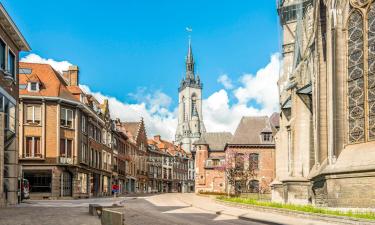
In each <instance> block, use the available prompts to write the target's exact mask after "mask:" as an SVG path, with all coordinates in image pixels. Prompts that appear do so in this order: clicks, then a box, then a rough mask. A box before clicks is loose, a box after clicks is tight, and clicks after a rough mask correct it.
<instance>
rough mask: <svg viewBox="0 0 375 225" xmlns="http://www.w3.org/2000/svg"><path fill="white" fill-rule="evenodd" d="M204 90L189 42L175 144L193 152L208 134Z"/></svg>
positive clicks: (180, 89)
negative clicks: (200, 139)
mask: <svg viewBox="0 0 375 225" xmlns="http://www.w3.org/2000/svg"><path fill="white" fill-rule="evenodd" d="M202 88H203V85H202V83H201V81H200V78H199V75H197V76H195V73H194V58H193V52H192V48H191V41H190V40H189V48H188V54H187V57H186V76H185V78H183V79H182V81H181V84H180V87H179V88H178V92H179V94H178V126H177V130H176V136H175V143H176V144H181V145H182V148H183V149H184V150H185V151H187V152H191V151H192V150H193V143H194V142H195V141H196V140H198V139H199V138H200V136H201V134H202V133H204V132H206V129H205V127H204V124H203V118H202Z"/></svg>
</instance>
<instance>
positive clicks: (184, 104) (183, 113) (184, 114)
mask: <svg viewBox="0 0 375 225" xmlns="http://www.w3.org/2000/svg"><path fill="white" fill-rule="evenodd" d="M185 102H186V101H185V97H184V96H183V97H182V115H183V117H184V122H185V121H187V115H186V103H185Z"/></svg>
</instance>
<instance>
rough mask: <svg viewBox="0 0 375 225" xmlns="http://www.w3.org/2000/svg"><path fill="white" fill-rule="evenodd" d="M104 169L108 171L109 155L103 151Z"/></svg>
mask: <svg viewBox="0 0 375 225" xmlns="http://www.w3.org/2000/svg"><path fill="white" fill-rule="evenodd" d="M103 169H105V170H106V169H107V153H106V152H105V151H103Z"/></svg>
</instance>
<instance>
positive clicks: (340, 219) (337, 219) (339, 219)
mask: <svg viewBox="0 0 375 225" xmlns="http://www.w3.org/2000/svg"><path fill="white" fill-rule="evenodd" d="M215 202H217V203H218V204H221V205H226V206H232V207H237V208H245V209H252V210H256V211H262V212H272V213H278V214H281V215H285V216H295V217H298V218H305V219H314V220H320V221H324V222H330V223H340V224H353V225H358V224H374V225H375V221H373V220H367V219H359V218H351V217H344V216H334V215H323V214H314V213H308V212H299V211H294V210H287V209H277V208H271V207H265V206H253V205H247V204H242V203H233V202H226V201H222V200H217V199H215ZM246 218H247V217H246Z"/></svg>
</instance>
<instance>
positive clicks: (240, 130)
mask: <svg viewBox="0 0 375 225" xmlns="http://www.w3.org/2000/svg"><path fill="white" fill-rule="evenodd" d="M262 132H273V130H272V126H271V123H270V120H269V118H268V116H244V117H242V119H241V121H240V123H239V125H238V127H237V129H236V132H235V133H234V136H233V138H232V140H231V141H230V144H236V145H274V142H273V141H272V142H263V141H262V137H261V133H262Z"/></svg>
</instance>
